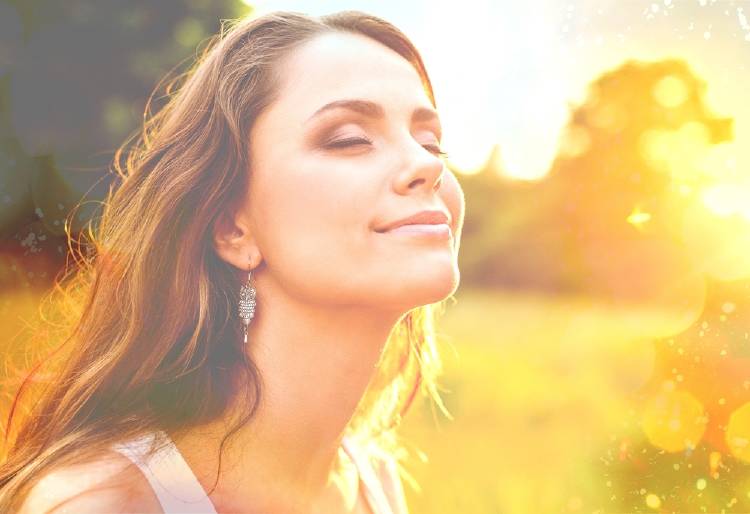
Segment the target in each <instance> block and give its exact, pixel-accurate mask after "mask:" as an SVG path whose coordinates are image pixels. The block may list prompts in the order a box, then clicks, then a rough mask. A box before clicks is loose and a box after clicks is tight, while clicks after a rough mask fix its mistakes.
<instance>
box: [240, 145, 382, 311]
mask: <svg viewBox="0 0 750 514" xmlns="http://www.w3.org/2000/svg"><path fill="white" fill-rule="evenodd" d="M299 166H300V167H298V168H296V169H295V168H293V166H292V163H289V164H288V165H287V167H286V168H285V169H283V170H279V169H278V168H277V169H276V170H277V171H276V173H275V174H274V175H272V176H268V175H266V176H264V177H263V180H258V181H256V188H255V189H254V190H253V194H252V195H251V201H253V202H254V206H253V207H254V209H253V211H254V212H255V213H256V219H257V220H258V221H259V227H258V230H259V234H258V243H259V245H260V250H261V253H262V255H263V257H264V260H265V261H266V264H267V265H268V267H269V268H270V269H271V270H273V271H274V272H275V276H276V278H277V280H279V281H283V282H284V283H285V287H286V288H287V289H288V290H295V291H296V292H297V294H298V295H301V296H305V297H307V298H308V299H312V298H313V297H316V296H318V295H319V294H321V292H324V291H326V292H327V294H329V295H333V296H335V295H337V294H339V295H344V293H345V292H344V291H334V290H333V289H336V288H337V287H338V286H341V287H343V286H344V285H345V284H347V283H348V282H350V281H351V277H352V276H357V275H358V273H357V271H358V269H359V268H361V267H362V263H363V262H366V260H367V259H369V258H371V254H372V251H371V250H372V247H371V245H372V241H371V240H370V239H369V238H370V237H371V236H370V234H369V233H368V230H369V229H368V225H369V223H370V222H371V218H372V216H373V209H374V205H375V198H374V196H373V195H374V194H375V193H374V191H375V190H376V186H375V185H374V184H366V183H364V182H363V181H362V180H354V178H356V175H353V173H355V172H356V171H357V170H351V169H346V170H343V171H341V172H339V170H336V169H335V168H328V169H321V170H318V169H315V168H312V167H311V164H310V161H309V159H308V160H307V162H303V163H300V164H299ZM301 166H305V167H304V168H302V167H301Z"/></svg>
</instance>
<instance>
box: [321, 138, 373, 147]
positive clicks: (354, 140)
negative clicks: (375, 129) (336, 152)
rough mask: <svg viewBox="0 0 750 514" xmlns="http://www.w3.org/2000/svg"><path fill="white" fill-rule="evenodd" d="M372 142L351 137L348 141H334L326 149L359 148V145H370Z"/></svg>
mask: <svg viewBox="0 0 750 514" xmlns="http://www.w3.org/2000/svg"><path fill="white" fill-rule="evenodd" d="M371 143H372V141H370V140H369V139H365V138H362V137H350V138H347V139H339V140H338V141H332V142H330V143H328V144H326V145H325V146H326V148H346V147H348V146H358V145H363V144H364V145H369V144H371Z"/></svg>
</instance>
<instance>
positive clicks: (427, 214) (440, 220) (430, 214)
mask: <svg viewBox="0 0 750 514" xmlns="http://www.w3.org/2000/svg"><path fill="white" fill-rule="evenodd" d="M427 225H445V226H447V228H448V231H449V232H450V217H449V216H448V214H446V213H445V212H444V211H441V210H425V211H420V212H417V213H416V214H412V215H411V216H407V217H406V218H401V219H399V220H396V221H393V222H391V223H388V224H387V225H385V226H384V227H381V228H377V229H375V232H381V233H383V232H392V231H394V230H395V229H399V232H404V231H407V229H408V230H409V231H411V232H414V231H421V232H424V231H425V230H427V231H430V230H431V231H432V232H434V231H436V230H438V229H437V228H433V227H426V226H427ZM419 227H422V228H421V229H420V228H419ZM439 230H443V231H444V230H445V229H439Z"/></svg>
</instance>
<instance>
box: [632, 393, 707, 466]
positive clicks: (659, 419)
mask: <svg viewBox="0 0 750 514" xmlns="http://www.w3.org/2000/svg"><path fill="white" fill-rule="evenodd" d="M674 387H675V386H674V382H672V381H667V382H666V383H665V385H664V387H663V388H662V390H661V391H660V392H659V393H657V394H656V395H655V396H654V397H653V398H651V399H650V400H649V401H648V402H647V404H646V406H645V409H644V411H643V418H642V426H643V431H644V433H645V434H646V437H647V438H648V440H649V441H650V442H651V444H653V445H654V446H656V447H658V448H661V449H663V450H666V451H668V452H680V451H683V450H685V449H687V448H695V447H696V446H697V445H698V443H699V442H700V440H701V438H702V437H703V433H704V432H705V430H706V423H707V421H708V420H707V419H706V416H705V414H704V411H703V405H702V404H701V402H700V401H698V400H697V399H696V398H695V397H694V396H693V395H692V394H690V393H688V392H687V391H676V390H675V389H674Z"/></svg>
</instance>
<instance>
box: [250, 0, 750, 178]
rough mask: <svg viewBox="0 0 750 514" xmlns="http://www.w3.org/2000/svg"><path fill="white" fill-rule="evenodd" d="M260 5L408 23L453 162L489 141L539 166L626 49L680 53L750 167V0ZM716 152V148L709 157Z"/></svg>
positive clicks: (279, 0)
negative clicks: (350, 12)
mask: <svg viewBox="0 0 750 514" xmlns="http://www.w3.org/2000/svg"><path fill="white" fill-rule="evenodd" d="M248 3H249V4H251V5H253V6H254V7H255V8H256V9H257V11H258V12H259V13H263V12H267V11H273V10H295V11H301V12H306V13H308V14H314V15H319V14H325V13H328V12H334V11H338V10H342V9H358V10H362V11H366V12H370V13H372V14H376V15H379V16H381V17H383V18H385V19H386V20H388V21H390V22H392V23H393V24H395V25H396V26H398V27H399V28H400V29H401V30H403V31H404V32H405V33H406V34H407V35H408V36H409V37H410V38H411V39H412V40H413V41H414V43H415V45H416V46H417V48H418V49H419V50H420V52H421V53H422V55H423V58H424V61H425V64H426V66H427V69H428V72H429V73H430V77H431V79H432V82H433V86H434V89H435V95H436V100H437V104H438V111H439V112H440V115H441V120H442V124H443V126H444V139H443V147H444V149H445V150H446V151H447V153H448V154H449V159H450V160H451V162H452V163H453V164H454V166H455V167H456V168H457V169H458V170H459V171H463V172H465V173H472V172H475V171H477V170H479V169H480V168H481V167H482V165H483V164H484V163H485V162H486V160H487V158H488V157H489V154H490V151H491V150H492V148H493V145H498V146H499V149H500V158H501V168H502V170H503V173H504V174H505V175H507V176H509V177H512V178H515V179H522V180H536V179H540V178H542V177H544V175H545V174H546V173H547V172H548V170H549V167H550V163H551V161H552V159H553V158H554V156H555V154H556V153H557V149H558V145H559V139H560V135H561V131H562V128H563V127H564V126H565V124H566V123H567V121H568V115H569V112H570V105H571V104H573V105H575V104H577V103H580V102H582V101H583V99H584V98H585V96H586V91H587V86H588V84H589V83H590V82H591V81H592V80H594V79H595V78H596V77H598V76H599V75H600V74H601V73H603V72H605V71H607V70H610V69H613V68H616V67H618V66H619V65H620V64H621V63H622V62H624V61H625V60H627V59H630V58H635V59H639V60H658V59H661V58H665V57H682V58H685V59H686V60H687V61H688V63H689V64H690V65H691V67H692V68H693V70H694V72H696V73H697V74H698V75H699V76H700V77H702V78H703V79H704V80H706V81H707V84H708V88H707V91H706V94H707V97H706V101H707V104H708V105H709V107H710V108H711V109H712V110H713V111H714V112H715V113H716V115H717V116H727V117H734V118H735V141H734V142H732V143H729V144H727V145H717V146H719V147H721V148H717V152H718V154H717V155H718V159H719V160H721V161H722V162H723V163H724V164H722V165H727V164H726V163H727V162H728V163H729V164H728V165H729V166H732V167H735V168H741V169H742V175H743V177H745V178H746V179H747V178H748V175H750V151H748V150H742V147H743V146H744V147H745V148H750V101H748V100H747V98H746V97H747V94H746V93H744V92H743V87H745V88H746V87H747V86H746V85H747V84H750V21H749V19H750V0H744V1H734V0H659V1H643V0H572V1H559V0H558V1H555V0H536V1H534V2H519V1H515V0H514V1H497V0H495V1H490V0H462V1H461V2H455V1H451V2H448V1H446V0H430V1H426V0H414V1H409V2H406V1H403V0H402V1H393V0H385V1H371V0H370V1H368V0H347V1H343V0H328V1H321V0H317V1H310V0H260V1H252V0H248ZM714 160H716V159H714Z"/></svg>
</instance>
